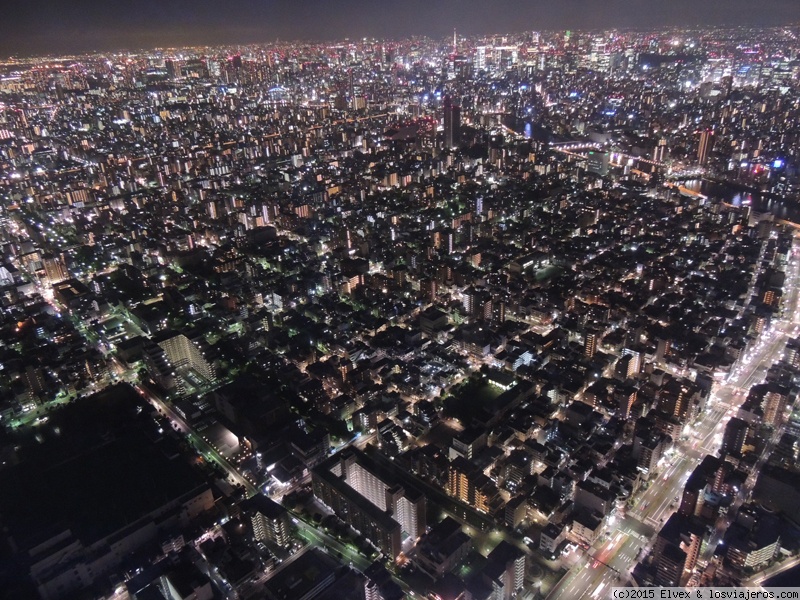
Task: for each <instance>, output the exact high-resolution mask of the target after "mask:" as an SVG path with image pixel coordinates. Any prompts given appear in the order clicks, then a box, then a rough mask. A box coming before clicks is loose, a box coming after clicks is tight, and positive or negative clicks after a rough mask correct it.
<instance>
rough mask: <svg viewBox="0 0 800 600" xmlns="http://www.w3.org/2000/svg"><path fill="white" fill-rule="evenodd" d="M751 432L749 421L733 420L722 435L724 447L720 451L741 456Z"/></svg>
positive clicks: (734, 418)
mask: <svg viewBox="0 0 800 600" xmlns="http://www.w3.org/2000/svg"><path fill="white" fill-rule="evenodd" d="M749 430H750V427H749V424H748V423H747V421H745V420H743V419H740V418H738V417H733V418H731V420H730V421H728V423H727V425H725V432H724V433H723V434H722V446H721V447H720V450H721V451H722V452H724V453H725V454H731V455H733V456H741V455H742V451H743V450H744V445H745V442H746V441H747V434H748V432H749Z"/></svg>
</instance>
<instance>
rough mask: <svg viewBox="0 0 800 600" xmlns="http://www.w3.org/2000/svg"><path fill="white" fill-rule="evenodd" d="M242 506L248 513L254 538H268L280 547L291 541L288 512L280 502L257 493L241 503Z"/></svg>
mask: <svg viewBox="0 0 800 600" xmlns="http://www.w3.org/2000/svg"><path fill="white" fill-rule="evenodd" d="M242 508H243V509H244V510H245V511H247V512H249V513H250V522H251V524H252V526H253V537H255V539H256V540H258V541H260V542H261V541H264V540H270V541H271V542H274V543H275V544H277V545H279V546H282V547H287V546H289V545H290V544H291V543H292V536H291V526H290V524H289V513H288V512H287V511H286V509H285V508H284V507H282V506H281V505H280V504H278V503H277V502H275V501H274V500H272V499H270V498H268V497H267V496H264V495H263V494H258V495H256V496H253V497H252V498H250V499H248V500H246V501H245V502H244V503H242Z"/></svg>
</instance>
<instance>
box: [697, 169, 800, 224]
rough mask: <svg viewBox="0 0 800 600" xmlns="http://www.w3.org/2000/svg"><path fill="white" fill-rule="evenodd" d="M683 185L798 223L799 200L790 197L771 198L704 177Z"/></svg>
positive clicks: (799, 219)
mask: <svg viewBox="0 0 800 600" xmlns="http://www.w3.org/2000/svg"><path fill="white" fill-rule="evenodd" d="M684 185H685V186H686V187H687V188H688V189H690V190H692V191H695V192H700V193H701V194H704V195H706V196H708V197H709V198H710V199H711V200H717V201H719V200H721V201H723V202H728V203H730V204H733V205H734V206H747V205H749V206H751V207H752V209H753V211H754V212H759V213H772V214H773V215H775V218H776V219H783V220H786V221H792V222H793V223H798V224H800V202H798V201H797V200H791V199H781V198H772V197H769V196H767V195H764V194H758V193H750V192H746V191H742V190H740V189H737V188H735V187H733V186H729V185H726V184H724V183H717V182H714V181H708V180H706V179H690V180H688V181H686V182H685V183H684Z"/></svg>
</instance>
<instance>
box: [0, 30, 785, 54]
mask: <svg viewBox="0 0 800 600" xmlns="http://www.w3.org/2000/svg"><path fill="white" fill-rule="evenodd" d="M743 28H744V29H746V28H754V29H780V28H798V29H800V21H797V22H792V23H785V24H779V25H733V24H725V23H721V24H717V25H697V26H693V27H681V26H679V25H664V26H661V27H658V26H653V27H634V26H631V27H613V26H609V27H594V28H588V27H587V28H570V27H561V28H546V29H521V30H518V31H494V32H490V33H475V34H466V33H464V34H462V33H461V32H459V31H458V30H457V29H456V30H455V32H456V33H457V34H458V37H459V39H462V38H464V39H468V40H473V39H481V38H489V37H493V36H520V35H525V34H529V33H540V34H555V33H561V32H566V31H571V32H573V33H578V34H587V33H591V32H601V31H620V32H629V33H648V32H663V31H667V30H670V29H679V30H683V31H689V32H693V31H711V30H726V29H743ZM452 35H453V32H450V34H449V35H447V34H443V35H438V36H433V35H425V34H417V35H407V36H396V37H377V36H370V35H367V36H359V37H355V36H345V37H336V38H329V39H318V38H292V39H290V38H286V39H281V38H280V37H277V38H275V39H264V40H252V41H220V42H196V43H191V42H187V43H184V44H172V45H167V44H157V45H152V46H119V47H108V48H95V49H87V50H84V51H74V52H41V53H30V54H22V53H18V54H5V55H4V54H0V61H5V60H10V59H18V60H28V59H37V58H52V59H61V58H66V57H78V56H91V55H94V54H98V55H100V54H136V53H144V52H155V51H172V50H186V49H195V48H226V47H227V48H231V47H236V46H241V47H249V46H271V45H272V46H279V45H288V46H293V45H302V44H307V45H321V46H325V45H332V44H338V43H343V42H350V43H357V42H362V41H370V40H371V41H375V42H391V43H398V44H399V43H403V42H408V41H410V40H413V39H417V38H419V39H426V40H430V41H433V42H437V41H442V42H445V41H447V40H448V39H452Z"/></svg>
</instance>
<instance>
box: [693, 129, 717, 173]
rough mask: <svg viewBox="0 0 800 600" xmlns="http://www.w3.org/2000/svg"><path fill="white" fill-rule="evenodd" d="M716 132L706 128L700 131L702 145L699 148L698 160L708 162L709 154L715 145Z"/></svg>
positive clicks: (702, 163) (700, 162)
mask: <svg viewBox="0 0 800 600" xmlns="http://www.w3.org/2000/svg"><path fill="white" fill-rule="evenodd" d="M713 135H714V133H713V132H712V131H711V130H710V129H704V130H703V131H701V132H700V145H699V146H698V148H697V162H698V163H699V164H701V165H704V164H706V163H707V162H708V155H709V154H710V153H711V147H712V146H713V145H714V138H713V137H712V136H713Z"/></svg>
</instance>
